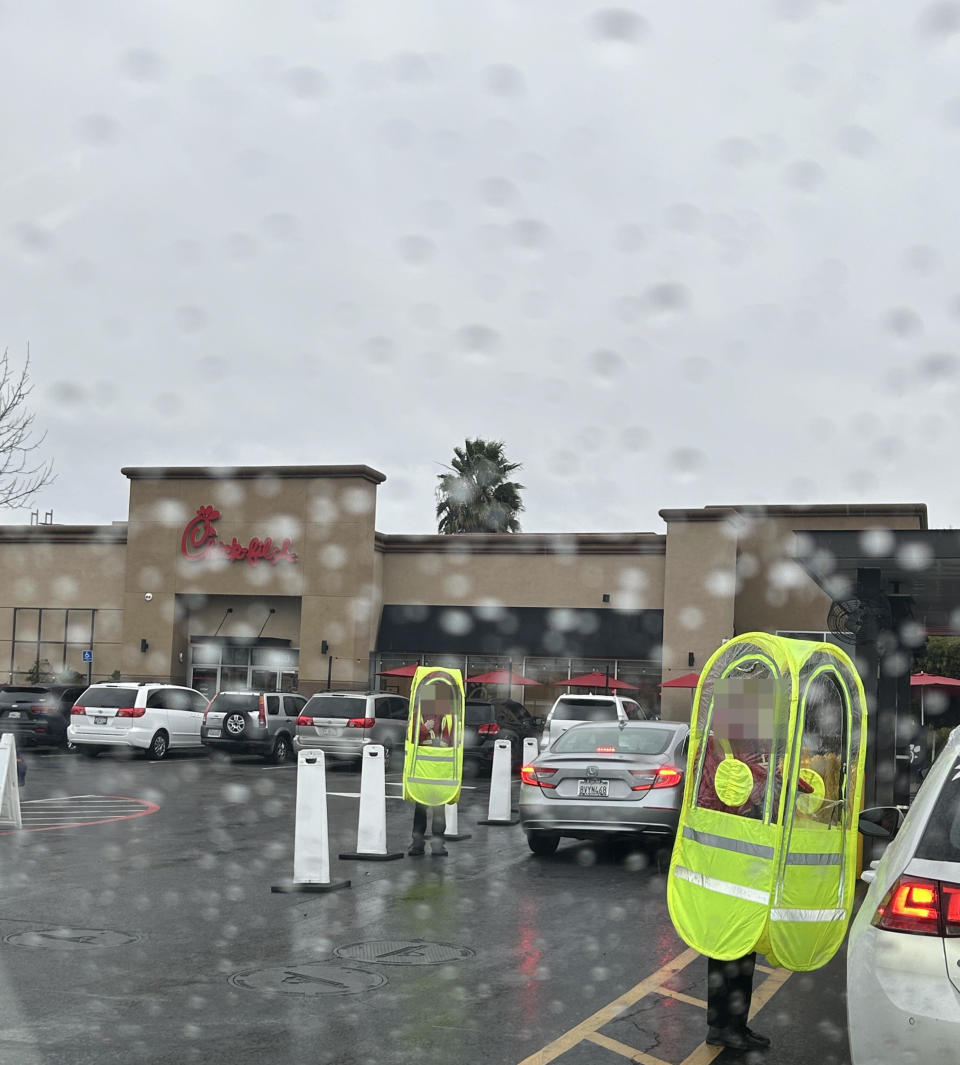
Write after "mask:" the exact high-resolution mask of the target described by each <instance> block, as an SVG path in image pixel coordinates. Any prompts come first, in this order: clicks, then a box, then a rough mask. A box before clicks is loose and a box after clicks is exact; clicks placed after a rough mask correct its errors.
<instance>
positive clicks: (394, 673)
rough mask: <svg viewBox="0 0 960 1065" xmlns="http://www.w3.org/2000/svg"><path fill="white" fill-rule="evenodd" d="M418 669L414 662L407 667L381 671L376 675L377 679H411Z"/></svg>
mask: <svg viewBox="0 0 960 1065" xmlns="http://www.w3.org/2000/svg"><path fill="white" fill-rule="evenodd" d="M419 668H420V667H419V666H418V665H417V663H416V662H412V663H411V664H410V665H409V666H397V668H396V669H381V670H380V672H379V673H378V674H377V676H378V677H412V676H413V675H414V673H416V672H417V670H418V669H419Z"/></svg>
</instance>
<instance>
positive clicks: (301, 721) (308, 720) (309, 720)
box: [297, 714, 313, 725]
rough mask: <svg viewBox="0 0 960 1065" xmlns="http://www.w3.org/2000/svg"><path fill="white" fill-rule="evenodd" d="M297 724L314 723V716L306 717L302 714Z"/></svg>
mask: <svg viewBox="0 0 960 1065" xmlns="http://www.w3.org/2000/svg"><path fill="white" fill-rule="evenodd" d="M297 724H298V725H312V724H313V718H312V717H304V715H303V714H301V715H300V716H299V717H298V718H297Z"/></svg>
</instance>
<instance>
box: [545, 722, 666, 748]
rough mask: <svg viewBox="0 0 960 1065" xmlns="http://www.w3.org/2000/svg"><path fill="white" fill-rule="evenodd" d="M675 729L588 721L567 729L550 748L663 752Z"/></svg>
mask: <svg viewBox="0 0 960 1065" xmlns="http://www.w3.org/2000/svg"><path fill="white" fill-rule="evenodd" d="M674 736H675V733H674V732H673V730H672V729H668V728H645V729H632V728H593V727H591V726H589V725H585V726H581V727H578V728H571V729H567V731H566V732H564V733H563V735H562V736H560V737H559V739H558V740H557V741H556V743H554V745H553V747H552V750H554V751H557V752H559V753H562V754H577V753H579V752H583V753H584V754H587V753H590V754H592V753H594V752H596V751H597V750H598V749H599V748H601V747H608V748H611V747H612V748H613V750H612V751H611V752H610V753H611V754H613V753H616V754H650V755H653V754H663V752H664V751H665V750H666V749H667V748H668V747H669V746H670V743H671V741H672V740H673V738H674Z"/></svg>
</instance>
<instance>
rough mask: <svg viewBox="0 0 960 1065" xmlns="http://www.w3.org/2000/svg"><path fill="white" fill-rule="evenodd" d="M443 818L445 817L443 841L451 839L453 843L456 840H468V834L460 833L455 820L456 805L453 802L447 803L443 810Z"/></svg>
mask: <svg viewBox="0 0 960 1065" xmlns="http://www.w3.org/2000/svg"><path fill="white" fill-rule="evenodd" d="M443 812H444V816H445V817H446V825H447V827H446V829H445V831H444V833H443V838H444V840H448V839H452V840H454V841H456V840H458V839H469V838H470V833H469V832H461V831H460V826H459V822H458V818H457V804H456V803H455V802H448V803H447V804H446V806H444V808H443Z"/></svg>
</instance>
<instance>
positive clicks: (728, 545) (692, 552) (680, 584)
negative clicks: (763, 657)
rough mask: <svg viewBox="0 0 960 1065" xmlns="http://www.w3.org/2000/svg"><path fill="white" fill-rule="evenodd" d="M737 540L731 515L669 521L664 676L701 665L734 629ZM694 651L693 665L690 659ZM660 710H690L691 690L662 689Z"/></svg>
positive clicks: (677, 713)
mask: <svg viewBox="0 0 960 1065" xmlns="http://www.w3.org/2000/svg"><path fill="white" fill-rule="evenodd" d="M736 559H737V541H736V534H735V530H734V528H733V526H732V525H731V523H730V522H729V520H728V519H727V518H726V517H725V516H723V515H718V516H716V517H714V518H712V519H711V520H694V521H686V520H681V521H670V522H669V523H668V530H667V555H666V567H665V582H664V598H663V679H664V680H670V679H671V678H672V677H677V676H681V675H682V674H684V673H689V672H691V669H693V670H699V669H701V668H702V666H703V664H704V662H705V661H706V659H707V658H708V657H709V656H710V655H711V654H712V653H713V652H714V650H716V648H717V647H718V646H719V645H720V643H721V642H722V641H723V640H724V639H729V637H731V636H732V635H733V626H734V598H735V594H736V581H735V572H736ZM690 652H693V655H694V665H693V666H692V667H691V666H690V664H689V657H688V656H689V653H690ZM660 712H661V715H662V716H663V717H664V718H665V719H682V718H684V717H687V716H689V712H690V692H689V691H688V690H686V689H676V690H674V689H670V688H667V689H664V690H663V692H662V695H661V707H660Z"/></svg>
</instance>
